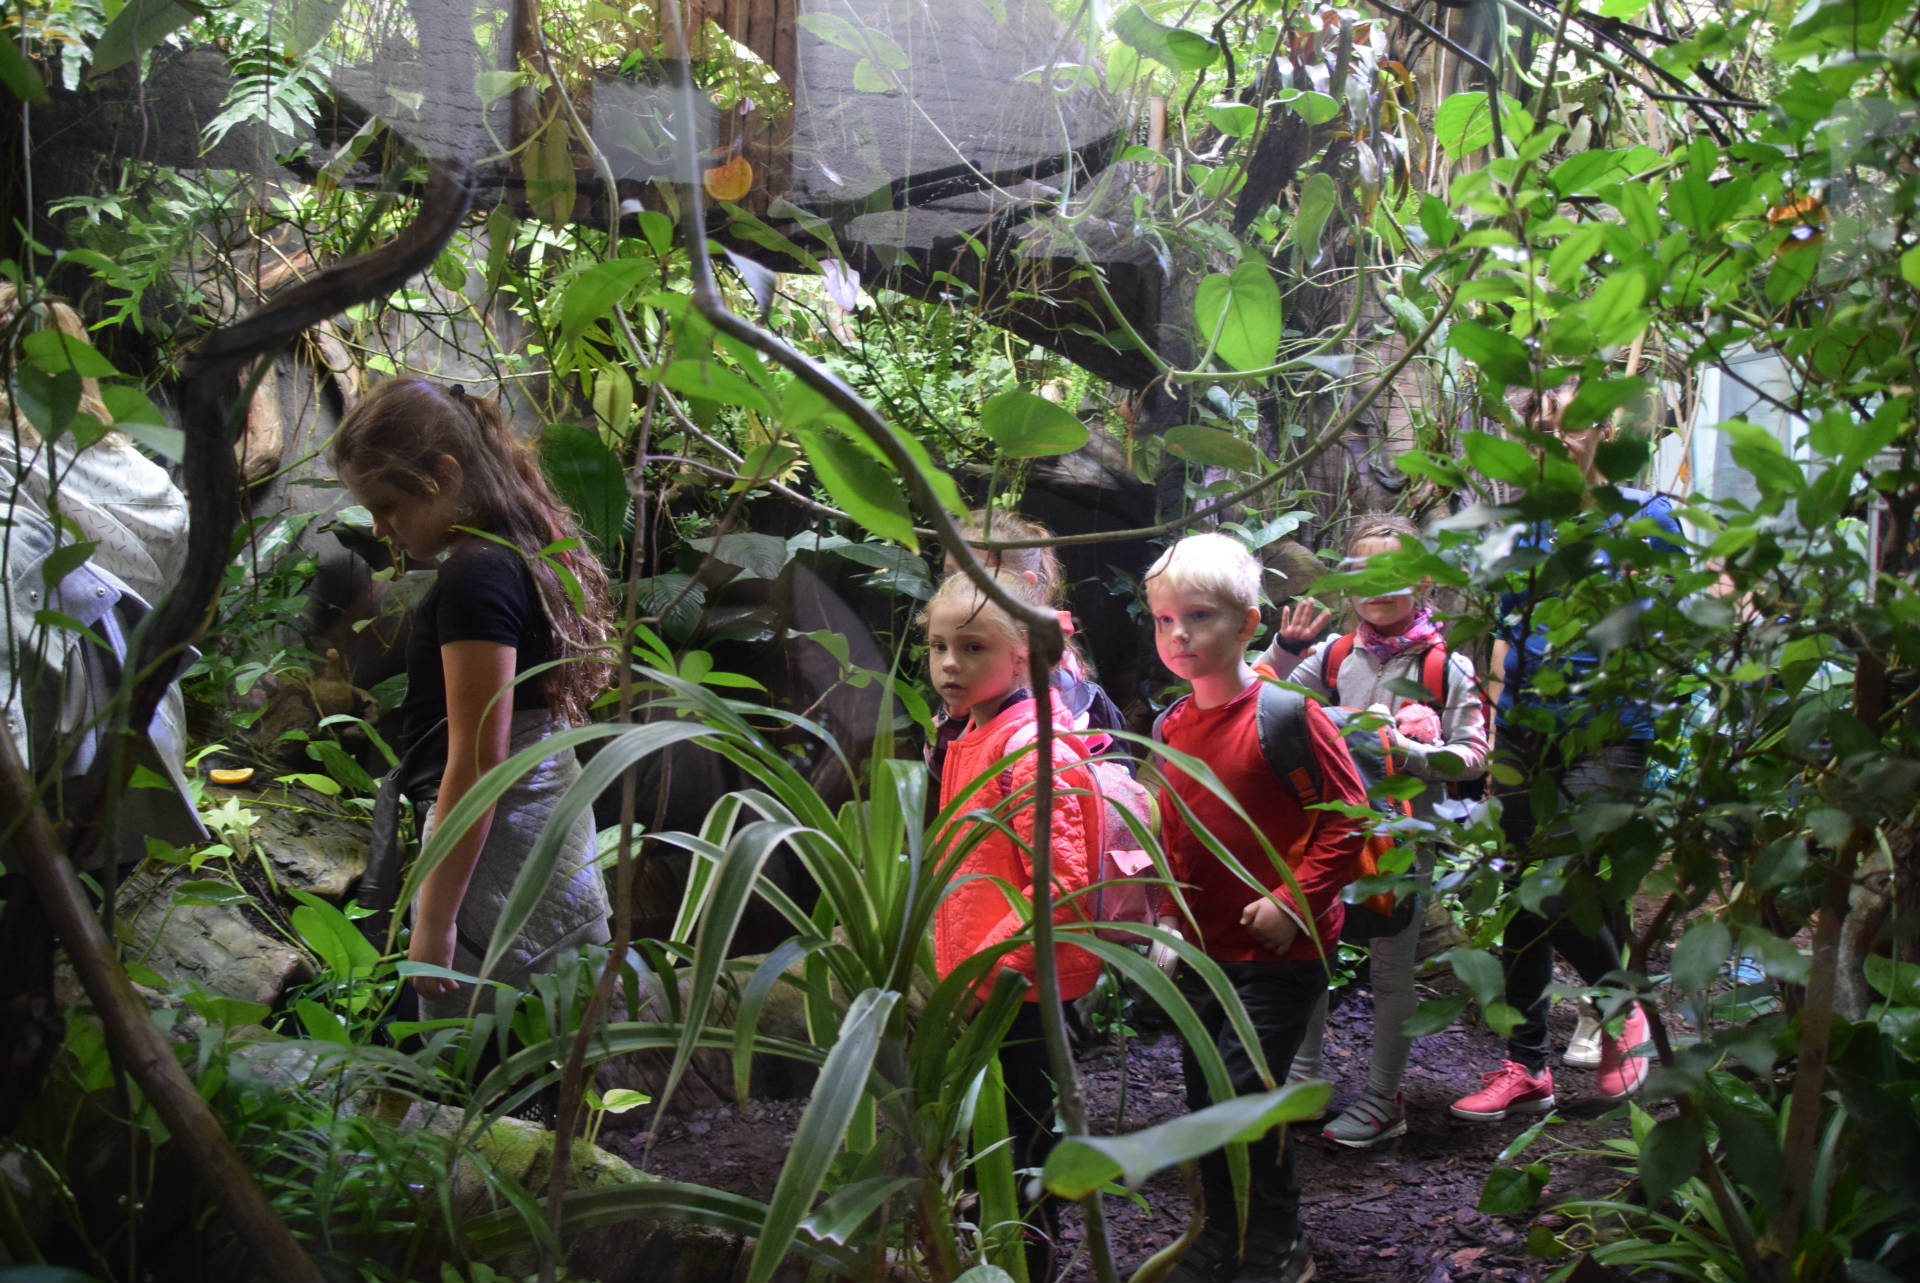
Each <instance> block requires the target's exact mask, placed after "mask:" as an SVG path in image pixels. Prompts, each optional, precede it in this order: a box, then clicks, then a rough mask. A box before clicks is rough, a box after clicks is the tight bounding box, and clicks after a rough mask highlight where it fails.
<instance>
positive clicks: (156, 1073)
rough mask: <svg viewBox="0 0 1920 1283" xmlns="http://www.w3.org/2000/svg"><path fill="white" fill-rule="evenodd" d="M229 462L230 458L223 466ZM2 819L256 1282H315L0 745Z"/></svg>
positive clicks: (106, 1020)
mask: <svg viewBox="0 0 1920 1283" xmlns="http://www.w3.org/2000/svg"><path fill="white" fill-rule="evenodd" d="M229 457H231V456H229ZM0 815H9V816H19V817H21V818H20V820H19V823H18V825H17V827H16V828H15V829H14V832H13V836H12V838H11V839H10V844H9V849H10V853H11V856H12V858H13V860H14V861H15V867H17V868H19V869H22V870H23V871H24V872H25V873H26V875H27V877H28V878H29V879H31V881H32V883H33V889H34V892H35V894H36V895H38V897H39V899H40V904H41V905H42V906H43V907H44V909H45V911H46V914H47V917H48V919H49V920H50V921H51V922H52V925H53V929H54V930H55V931H56V932H57V933H58V934H59V936H60V942H61V943H62V944H63V945H65V946H66V950H67V957H68V958H69V959H70V960H71V961H72V962H73V969H74V971H75V972H76V973H77V974H78V975H79V977H80V983H81V984H82V985H83V986H84V987H85V988H86V991H87V997H89V998H90V999H92V1001H93V1007H94V1011H95V1012H96V1013H97V1014H98V1015H99V1017H100V1023H101V1025H102V1026H103V1027H104V1029H105V1032H106V1037H107V1046H108V1048H109V1049H111V1051H112V1052H113V1056H114V1059H115V1060H116V1061H118V1062H119V1063H120V1065H121V1066H122V1067H123V1068H124V1069H125V1070H126V1071H127V1073H128V1074H130V1075H131V1076H132V1077H133V1080H134V1081H135V1082H137V1083H139V1084H140V1090H141V1091H142V1092H144V1093H145V1094H146V1097H147V1099H148V1101H150V1102H151V1103H152V1105H153V1108H154V1112H155V1113H157V1114H159V1115H160V1120H161V1121H162V1122H164V1123H165V1124H166V1127H167V1132H168V1134H169V1135H171V1136H172V1137H173V1139H174V1141H175V1142H177V1143H178V1144H179V1145H180V1147H181V1149H182V1150H183V1151H185V1153H186V1154H187V1156H188V1158H189V1160H190V1161H191V1162H192V1164H193V1167H194V1170H195V1171H196V1172H198V1173H199V1175H200V1178H201V1180H202V1181H204V1182H205V1184H206V1188H207V1192H208V1193H209V1194H210V1195H212V1197H213V1199H214V1201H215V1202H216V1203H218V1204H219V1205H220V1208H221V1210H222V1211H224V1212H225V1213H226V1215H227V1217H228V1219H229V1220H231V1221H232V1222H233V1228H234V1231H235V1232H236V1233H237V1234H238V1235H239V1237H240V1241H241V1242H243V1243H245V1244H246V1245H247V1249H248V1250H249V1251H250V1252H252V1253H253V1255H254V1258H255V1260H256V1261H257V1262H258V1264H259V1266H260V1269H259V1271H258V1272H259V1273H260V1274H261V1275H262V1276H263V1277H267V1278H275V1279H299V1280H312V1283H320V1281H321V1279H322V1275H321V1273H320V1271H319V1270H318V1269H317V1268H316V1267H315V1266H314V1263H313V1262H312V1261H311V1260H309V1259H308V1258H307V1254H306V1253H305V1252H304V1251H302V1250H301V1247H300V1244H299V1242H298V1241H296V1240H295V1238H294V1237H293V1232H292V1231H291V1230H289V1229H288V1228H287V1226H286V1223H285V1222H284V1221H282V1220H281V1219H280V1218H279V1217H278V1216H277V1215H275V1214H274V1210H273V1206H272V1205H271V1204H270V1203H268V1202H267V1199H266V1196H265V1195H263V1194H262V1193H261V1192H260V1188H259V1186H257V1185H255V1184H254V1183H253V1177H252V1175H251V1174H249V1172H248V1171H247V1165H246V1163H245V1162H244V1161H243V1160H242V1159H241V1157H240V1153H239V1151H238V1150H236V1149H234V1147H233V1142H232V1141H230V1140H228V1139H227V1134H226V1132H224V1131H222V1130H221V1128H220V1121H219V1120H218V1119H217V1118H215V1117H214V1116H213V1111H212V1110H210V1109H209V1108H207V1102H206V1101H204V1100H202V1099H201V1098H200V1093H199V1091H197V1090H196V1089H195V1088H194V1085H193V1081H192V1080H191V1079H189V1078H188V1077H187V1073H186V1070H184V1069H182V1068H181V1067H180V1062H179V1060H178V1059H176V1058H175V1056H174V1052H173V1047H172V1046H171V1045H170V1044H169V1043H168V1042H167V1040H166V1037H165V1036H164V1035H163V1034H162V1033H161V1032H160V1028H159V1026H158V1025H156V1024H154V1023H153V1017H152V1015H151V1013H150V1012H149V1011H148V1010H147V1004H146V1002H145V1001H144V1000H143V999H142V998H141V997H140V995H139V994H138V993H136V992H134V988H133V982H132V981H130V980H128V979H127V973H126V972H125V971H123V970H121V968H120V963H119V961H118V960H117V959H116V958H115V957H114V951H113V944H112V942H111V941H110V940H108V939H107V933H106V932H105V931H104V930H103V929H102V928H101V926H100V920H99V919H98V918H97V917H95V916H94V910H93V905H92V902H91V901H90V900H89V899H88V898H87V893H86V891H85V890H84V889H83V888H82V887H81V885H80V879H79V878H78V877H77V876H75V874H74V871H73V866H72V865H71V864H69V863H68V862H67V857H66V853H65V852H64V851H62V850H61V848H60V841H59V838H58V837H57V836H56V835H55V833H54V829H53V824H52V822H51V821H49V820H48V819H47V814H46V812H45V811H44V810H43V809H42V808H41V806H40V801H39V799H38V798H37V797H35V796H34V791H33V782H32V780H31V779H30V778H29V777H28V775H27V769H26V766H25V765H24V764H23V763H22V762H21V761H20V755H19V753H18V752H16V751H15V749H14V746H13V740H12V738H11V737H9V736H6V735H0Z"/></svg>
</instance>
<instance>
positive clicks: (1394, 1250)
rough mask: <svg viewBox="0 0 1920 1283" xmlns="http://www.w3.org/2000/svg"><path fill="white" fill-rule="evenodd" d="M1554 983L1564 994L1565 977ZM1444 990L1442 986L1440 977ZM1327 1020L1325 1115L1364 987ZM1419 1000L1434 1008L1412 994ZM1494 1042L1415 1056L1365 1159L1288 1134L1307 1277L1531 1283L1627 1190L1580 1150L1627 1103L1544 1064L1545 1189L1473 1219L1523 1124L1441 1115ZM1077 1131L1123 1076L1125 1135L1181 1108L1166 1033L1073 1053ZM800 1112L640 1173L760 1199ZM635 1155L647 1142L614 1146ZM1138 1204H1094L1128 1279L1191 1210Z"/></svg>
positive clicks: (1366, 1022) (1562, 1020)
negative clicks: (1294, 1148)
mask: <svg viewBox="0 0 1920 1283" xmlns="http://www.w3.org/2000/svg"><path fill="white" fill-rule="evenodd" d="M1559 978H1560V980H1561V981H1562V982H1563V983H1568V984H1577V980H1575V978H1574V977H1573V976H1572V975H1571V974H1570V973H1566V972H1565V971H1564V969H1563V970H1562V974H1561V975H1560V977H1559ZM1444 983H1451V977H1450V976H1449V977H1446V978H1445V981H1444ZM1343 994H1344V998H1345V1000H1344V1001H1341V1002H1340V1005H1339V1006H1337V1007H1336V1008H1335V1009H1334V1012H1333V1015H1332V1017H1331V1019H1330V1021H1329V1027H1328V1030H1327V1039H1326V1051H1325V1064H1324V1072H1325V1074H1326V1076H1327V1077H1328V1078H1329V1079H1330V1080H1331V1081H1332V1082H1333V1084H1334V1097H1333V1108H1335V1109H1339V1108H1341V1107H1342V1106H1344V1105H1345V1104H1346V1102H1348V1101H1350V1100H1352V1099H1353V1098H1354V1097H1355V1096H1357V1095H1358V1094H1359V1092H1360V1091H1361V1089H1362V1088H1363V1086H1364V1084H1365V1077H1366V1067H1367V1055H1368V1047H1369V1039H1370V1038H1371V1035H1372V1028H1373V1016H1372V1004H1371V1002H1370V1000H1369V997H1368V994H1367V991H1366V989H1365V988H1364V987H1363V986H1349V987H1348V988H1347V989H1346V990H1345V991H1343ZM1422 996H1423V997H1432V996H1434V993H1433V992H1424V993H1423V995H1422ZM1574 1019H1575V1011H1574V1007H1573V1005H1572V1004H1571V1003H1565V1002H1562V1003H1557V1004H1556V1005H1555V1008H1554V1012H1553V1022H1554V1033H1555V1045H1556V1047H1562V1048H1563V1047H1564V1046H1565V1044H1566V1040H1567V1037H1568V1035H1569V1033H1570V1032H1571V1029H1572V1026H1573V1022H1574ZM1503 1047H1504V1044H1503V1043H1502V1042H1501V1040H1500V1039H1498V1038H1497V1037H1496V1036H1495V1035H1494V1034H1493V1033H1492V1032H1491V1031H1489V1030H1488V1029H1486V1028H1485V1027H1484V1026H1481V1025H1479V1024H1477V1023H1474V1024H1467V1023H1459V1024H1456V1025H1454V1026H1453V1027H1451V1028H1448V1029H1446V1030H1443V1031H1442V1032H1440V1033H1438V1034H1434V1035H1432V1036H1430V1037H1427V1038H1423V1039H1421V1040H1420V1041H1419V1042H1417V1043H1416V1044H1415V1045H1414V1054H1413V1062H1412V1064H1411V1065H1410V1066H1409V1068H1408V1071H1407V1077H1406V1082H1405V1087H1404V1090H1405V1092H1406V1097H1407V1106H1408V1112H1409V1123H1410V1128H1409V1132H1408V1134H1407V1135H1406V1136H1405V1137H1404V1138H1402V1139H1399V1140H1396V1141H1390V1142H1387V1143H1386V1144H1384V1145H1382V1146H1380V1147H1379V1148H1377V1149H1375V1150H1371V1151H1364V1152H1360V1151H1352V1150H1343V1149H1340V1148H1338V1147H1337V1146H1334V1145H1332V1144H1330V1143H1328V1142H1326V1141H1323V1140H1321V1139H1320V1138H1319V1136H1318V1129H1317V1128H1310V1127H1303V1128H1300V1129H1297V1130H1296V1133H1295V1134H1296V1136H1297V1137H1299V1140H1300V1160H1301V1169H1300V1170H1301V1185H1302V1189H1303V1190H1304V1194H1303V1198H1302V1214H1303V1217H1304V1219H1305V1221H1306V1225H1307V1230H1308V1233H1309V1234H1311V1235H1312V1238H1313V1243H1314V1256H1315V1260H1316V1263H1317V1265H1318V1278H1319V1279H1321V1280H1324V1281H1325V1283H1465V1281H1466V1280H1498V1281H1502V1283H1538V1281H1539V1280H1544V1279H1545V1278H1546V1277H1547V1275H1548V1274H1550V1273H1551V1272H1552V1271H1553V1270H1555V1269H1556V1268H1557V1267H1559V1266H1561V1265H1563V1264H1565V1263H1566V1258H1565V1257H1556V1258H1543V1257H1538V1256H1529V1255H1528V1254H1527V1252H1526V1244H1527V1237H1528V1231H1529V1228H1530V1227H1531V1225H1532V1224H1533V1223H1534V1222H1535V1221H1536V1219H1542V1218H1544V1219H1546V1220H1547V1223H1548V1224H1554V1223H1556V1220H1557V1218H1554V1217H1553V1216H1552V1214H1551V1213H1550V1212H1548V1211H1546V1210H1545V1209H1550V1208H1551V1207H1552V1206H1553V1205H1554V1204H1556V1203H1558V1202H1560V1201H1562V1200H1564V1199H1568V1198H1574V1197H1587V1196H1593V1195H1600V1194H1613V1193H1617V1192H1619V1191H1620V1190H1621V1189H1622V1188H1623V1187H1624V1186H1625V1185H1626V1183H1627V1177H1626V1176H1624V1175H1622V1174H1620V1173H1619V1172H1618V1171H1616V1170H1615V1168H1614V1167H1613V1166H1612V1165H1611V1164H1609V1163H1608V1162H1607V1161H1606V1160H1605V1159H1604V1158H1601V1157H1596V1156H1594V1155H1592V1154H1591V1153H1578V1152H1574V1151H1579V1150H1586V1151H1591V1150H1594V1149H1598V1148H1599V1146H1600V1143H1601V1141H1603V1140H1604V1139H1606V1138H1610V1137H1618V1136H1624V1135H1626V1134H1627V1131H1628V1121H1627V1118H1626V1110H1625V1108H1624V1107H1609V1106H1606V1105H1605V1104H1603V1103H1602V1102H1601V1101H1600V1100H1599V1099H1598V1098H1596V1097H1595V1096H1594V1095H1593V1089H1592V1084H1593V1074H1592V1071H1590V1070H1576V1069H1567V1068H1564V1067H1562V1066H1560V1065H1559V1064H1558V1062H1557V1061H1556V1062H1555V1064H1554V1071H1555V1075H1554V1076H1555V1090H1556V1094H1557V1095H1558V1097H1559V1101H1560V1104H1559V1109H1558V1114H1559V1116H1560V1119H1561V1120H1562V1121H1560V1122H1556V1123H1554V1124H1553V1125H1551V1126H1550V1127H1549V1128H1548V1129H1547V1133H1546V1135H1545V1136H1543V1137H1542V1138H1541V1139H1540V1140H1539V1141H1538V1142H1537V1143H1536V1144H1535V1145H1534V1147H1533V1148H1532V1149H1530V1150H1529V1151H1528V1152H1527V1154H1526V1156H1525V1158H1524V1159H1521V1160H1520V1161H1521V1162H1534V1161H1548V1162H1550V1164H1551V1166H1552V1177H1551V1180H1550V1183H1549V1185H1548V1187H1547V1189H1546V1190H1545V1192H1544V1193H1543V1194H1542V1196H1541V1198H1540V1200H1539V1202H1538V1203H1537V1204H1536V1206H1535V1208H1534V1209H1533V1210H1532V1211H1530V1212H1527V1213H1521V1214H1516V1215H1511V1216H1486V1215H1482V1214H1481V1213H1480V1212H1478V1211H1477V1210H1475V1209H1476V1205H1477V1204H1478V1202H1479V1198H1480V1188H1481V1184H1482V1182H1483V1181H1484V1180H1485V1177H1486V1173H1487V1171H1488V1169H1489V1168H1491V1167H1492V1166H1494V1165H1495V1163H1496V1162H1497V1161H1498V1159H1499V1156H1500V1153H1501V1151H1502V1150H1503V1149H1504V1148H1505V1147H1506V1146H1507V1144H1508V1143H1509V1142H1510V1141H1512V1140H1513V1138H1514V1137H1516V1136H1517V1135H1519V1133H1520V1132H1522V1131H1524V1130H1525V1129H1526V1128H1527V1127H1528V1126H1530V1125H1531V1124H1532V1123H1533V1122H1535V1121H1537V1116H1527V1117H1522V1118H1516V1119H1512V1120H1508V1121H1506V1122H1499V1123H1467V1122H1463V1121H1461V1120H1459V1119H1456V1118H1454V1117H1452V1115H1450V1114H1449V1113H1448V1112H1447V1106H1448V1105H1449V1104H1450V1103H1451V1102H1452V1101H1454V1100H1455V1099H1457V1098H1458V1097H1460V1096H1462V1095H1465V1094H1466V1093H1468V1092H1470V1091H1472V1090H1474V1089H1476V1088H1477V1087H1478V1086H1479V1085H1480V1074H1481V1073H1482V1072H1484V1071H1485V1070H1488V1069H1491V1068H1494V1067H1496V1066H1497V1065H1498V1064H1499V1062H1500V1058H1501V1053H1502V1050H1503ZM1078 1063H1079V1065H1080V1069H1081V1072H1082V1074H1083V1075H1084V1076H1085V1083H1086V1088H1087V1104H1088V1115H1089V1118H1088V1124H1089V1127H1090V1128H1091V1129H1092V1130H1094V1131H1096V1132H1109V1131H1112V1130H1114V1129H1115V1122H1116V1113H1117V1110H1118V1107H1119V1104H1120V1094H1121V1093H1120V1084H1121V1080H1122V1076H1123V1074H1124V1077H1125V1080H1126V1084H1127V1087H1126V1120H1125V1122H1126V1126H1127V1128H1128V1129H1129V1130H1136V1129H1138V1128H1140V1127H1143V1126H1147V1125H1149V1124H1152V1123H1157V1122H1162V1121H1165V1120H1167V1119H1169V1118H1173V1117H1176V1116H1178V1115H1179V1114H1180V1113H1181V1112H1182V1111H1183V1108H1184V1106H1183V1094H1182V1088H1181V1077H1180V1047H1179V1042H1178V1040H1177V1039H1176V1038H1175V1037H1174V1036H1173V1035H1171V1034H1158V1033H1156V1034H1153V1035H1151V1036H1142V1037H1139V1038H1134V1039H1129V1040H1127V1042H1126V1044H1125V1045H1124V1048H1123V1046H1122V1045H1121V1044H1120V1043H1119V1042H1117V1041H1115V1042H1110V1043H1106V1044H1103V1045H1097V1046H1094V1047H1092V1048H1090V1049H1085V1050H1083V1051H1082V1052H1081V1053H1080V1054H1079V1056H1078ZM803 1107H804V1102H802V1101H757V1102H754V1104H753V1105H752V1106H750V1108H749V1110H748V1111H747V1112H746V1113H744V1114H742V1113H739V1112H737V1111H735V1110H734V1109H732V1108H730V1107H720V1108H714V1109H706V1110H700V1111H695V1112H692V1113H689V1114H686V1115H684V1116H682V1117H679V1118H674V1119H670V1120H668V1121H667V1122H666V1123H665V1124H664V1126H663V1130H662V1134H661V1136H660V1137H659V1140H658V1142H657V1144H656V1145H655V1148H654V1155H653V1162H652V1164H651V1169H652V1170H653V1171H654V1172H656V1173H657V1174H659V1175H662V1176H668V1177H672V1178H675V1179H679V1180H689V1181H697V1182H700V1183H702V1184H710V1185H714V1186H718V1187H720V1188H722V1189H727V1190H730V1191H733V1192H736V1193H740V1194H745V1195H749V1196H751V1197H755V1198H759V1199H765V1198H767V1197H768V1195H769V1194H770V1193H771V1191H772V1189H773V1184H774V1181H775V1179H776V1178H777V1176H778V1174H779V1167H780V1163H781V1162H782V1161H783V1160H784V1159H785V1157H786V1153H787V1148H788V1140H789V1138H790V1137H791V1136H792V1134H793V1128H794V1125H795V1124H796V1123H797V1122H798V1120H799V1117H800V1113H801V1110H802V1108H803ZM618 1144H619V1145H620V1146H621V1152H622V1153H625V1154H627V1155H628V1156H629V1157H631V1158H633V1159H637V1158H638V1157H639V1153H640V1150H641V1148H642V1147H643V1145H644V1133H643V1134H642V1135H640V1136H634V1137H630V1138H627V1139H626V1140H625V1141H623V1142H618ZM1139 1193H1140V1194H1141V1196H1142V1197H1143V1198H1144V1200H1145V1202H1146V1207H1145V1208H1144V1209H1143V1208H1141V1207H1140V1206H1138V1205H1136V1204H1134V1203H1132V1202H1129V1201H1127V1200H1125V1199H1120V1198H1109V1199H1108V1200H1107V1203H1106V1207H1107V1222H1108V1226H1109V1231H1110V1234H1111V1237H1112V1242H1113V1248H1114V1256H1115V1261H1116V1264H1117V1265H1118V1266H1119V1269H1120V1273H1121V1277H1122V1278H1125V1277H1126V1276H1127V1275H1128V1274H1130V1273H1131V1272H1132V1270H1133V1269H1134V1268H1135V1267H1137V1266H1138V1265H1139V1264H1140V1263H1141V1262H1143V1261H1144V1260H1146V1258H1147V1257H1148V1256H1150V1255H1151V1254H1152V1253H1153V1252H1155V1251H1157V1250H1158V1249H1159V1248H1161V1247H1162V1246H1164V1245H1165V1244H1167V1243H1168V1242H1171V1241H1172V1240H1173V1239H1174V1238H1175V1237H1176V1236H1177V1235H1178V1234H1179V1233H1180V1231H1181V1229H1182V1228H1183V1227H1184V1224H1185V1221H1186V1217H1187V1213H1188V1210H1189V1206H1190V1204H1189V1202H1188V1199H1187V1196H1186V1193H1185V1191H1184V1189H1183V1187H1182V1182H1181V1178H1180V1175H1179V1173H1178V1172H1177V1171H1175V1170H1169V1171H1166V1172H1163V1173H1161V1174H1160V1175H1158V1176H1157V1177H1155V1178H1154V1179H1153V1180H1151V1181H1149V1182H1148V1183H1147V1184H1146V1185H1145V1187H1144V1188H1142V1189H1141V1190H1140V1191H1139ZM1067 1220H1068V1225H1067V1227H1066V1228H1065V1230H1064V1233H1065V1235H1066V1237H1067V1239H1068V1243H1069V1246H1077V1245H1078V1241H1079V1237H1080V1227H1079V1223H1078V1219H1077V1218H1076V1217H1072V1216H1069V1217H1068V1218H1067ZM1063 1277H1064V1278H1067V1279H1072V1280H1086V1279H1091V1278H1092V1271H1091V1270H1090V1269H1089V1268H1088V1264H1087V1259H1086V1256H1085V1253H1079V1254H1077V1255H1076V1256H1075V1257H1074V1258H1073V1260H1072V1261H1071V1262H1070V1266H1069V1269H1068V1271H1067V1273H1066V1274H1065V1275H1063Z"/></svg>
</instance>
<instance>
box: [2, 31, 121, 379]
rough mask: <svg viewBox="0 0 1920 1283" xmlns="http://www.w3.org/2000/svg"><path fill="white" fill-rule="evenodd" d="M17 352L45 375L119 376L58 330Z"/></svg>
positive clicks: (29, 339) (37, 334)
mask: <svg viewBox="0 0 1920 1283" xmlns="http://www.w3.org/2000/svg"><path fill="white" fill-rule="evenodd" d="M0 43H4V42H0ZM20 349H21V351H23V352H25V353H26V354H27V358H28V359H29V360H31V361H32V362H33V363H34V364H35V365H37V366H39V367H40V368H41V369H43V370H45V371H46V372H47V373H48V374H58V373H60V372H61V371H62V370H72V371H73V372H74V373H75V374H78V375H79V376H80V377H81V378H85V379H110V378H112V377H113V376H114V375H116V374H118V373H120V371H118V370H116V369H114V368H113V362H112V361H109V360H107V358H106V357H104V356H102V355H100V349H98V348H96V347H94V346H93V345H92V344H91V343H85V342H82V341H81V340H79V339H76V338H74V337H72V336H71V335H68V334H65V333H63V332H61V331H60V330H54V329H47V330H35V331H33V333H31V334H28V335H27V336H26V337H25V338H23V339H21V340H20Z"/></svg>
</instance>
